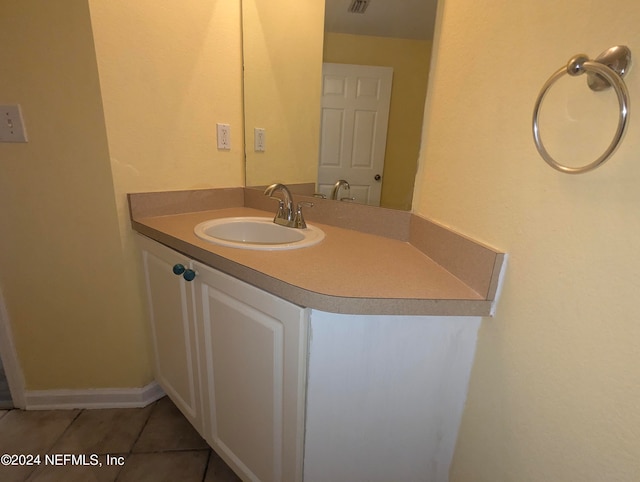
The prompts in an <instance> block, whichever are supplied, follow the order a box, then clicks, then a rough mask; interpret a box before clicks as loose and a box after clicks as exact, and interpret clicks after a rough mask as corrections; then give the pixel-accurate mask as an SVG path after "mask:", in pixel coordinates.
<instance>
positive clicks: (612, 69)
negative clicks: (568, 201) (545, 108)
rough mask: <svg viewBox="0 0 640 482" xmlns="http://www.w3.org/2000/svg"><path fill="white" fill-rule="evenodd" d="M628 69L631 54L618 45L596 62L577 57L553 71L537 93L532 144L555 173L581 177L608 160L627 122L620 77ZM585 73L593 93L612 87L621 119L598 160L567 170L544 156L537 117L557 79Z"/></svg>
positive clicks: (626, 100)
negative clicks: (555, 170) (580, 175)
mask: <svg viewBox="0 0 640 482" xmlns="http://www.w3.org/2000/svg"><path fill="white" fill-rule="evenodd" d="M630 65H631V51H630V50H629V48H628V47H626V46H624V45H618V46H616V47H612V48H610V49H609V50H606V51H605V52H603V53H602V54H600V55H599V56H598V57H597V58H596V59H595V60H589V57H588V56H586V55H584V54H578V55H576V56H574V57H572V58H571V59H570V60H569V62H568V63H567V65H566V66H565V67H562V68H561V69H559V70H558V71H556V72H555V73H554V74H553V75H552V76H551V77H550V78H549V80H547V82H546V83H545V84H544V85H543V86H542V89H541V90H540V94H539V95H538V99H537V100H536V104H535V107H534V109H533V140H534V142H535V144H536V148H537V149H538V152H539V153H540V155H541V156H542V158H543V159H544V160H545V162H546V163H547V164H549V165H550V166H551V167H553V168H554V169H557V170H558V171H561V172H564V173H567V174H580V173H583V172H587V171H591V170H592V169H595V168H596V167H598V166H600V165H601V164H603V163H604V162H605V161H606V160H607V159H609V157H611V155H612V154H613V153H614V151H615V150H616V149H617V147H618V145H619V144H620V141H621V140H622V137H623V135H624V132H625V130H626V127H627V121H628V118H629V92H628V90H627V86H626V84H625V83H624V81H623V80H622V77H623V76H624V75H625V74H626V73H627V72H628V70H629V67H630ZM584 73H586V74H587V85H588V86H589V88H590V89H591V90H593V91H602V90H605V89H608V88H610V87H613V89H614V90H615V93H616V96H617V98H618V105H619V108H620V117H619V119H618V126H617V128H616V133H615V135H614V137H613V140H612V141H611V143H610V144H609V146H608V147H607V149H606V150H605V151H604V153H603V154H602V155H601V156H600V157H598V158H597V159H596V160H595V161H593V162H591V163H589V164H586V165H584V166H581V167H568V166H564V165H562V164H560V163H558V162H557V161H556V160H555V159H553V157H551V155H550V154H549V153H548V152H547V150H546V148H545V147H544V144H543V142H542V138H541V137H540V128H539V122H538V118H539V115H540V107H541V104H542V101H543V99H544V97H545V95H546V94H547V92H548V91H549V89H550V88H551V86H552V85H553V84H554V83H555V82H556V81H557V80H558V79H559V78H560V77H562V76H564V75H565V74H567V75H570V76H572V77H575V76H579V75H582V74H584Z"/></svg>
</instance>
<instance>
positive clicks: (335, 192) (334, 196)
mask: <svg viewBox="0 0 640 482" xmlns="http://www.w3.org/2000/svg"><path fill="white" fill-rule="evenodd" d="M341 187H344V188H345V189H348V190H349V194H351V186H350V185H349V183H348V182H347V181H345V180H344V179H338V181H336V183H335V184H334V185H333V189H332V190H331V196H330V197H329V199H335V200H337V199H338V192H339V191H340V188H341ZM341 200H342V199H341Z"/></svg>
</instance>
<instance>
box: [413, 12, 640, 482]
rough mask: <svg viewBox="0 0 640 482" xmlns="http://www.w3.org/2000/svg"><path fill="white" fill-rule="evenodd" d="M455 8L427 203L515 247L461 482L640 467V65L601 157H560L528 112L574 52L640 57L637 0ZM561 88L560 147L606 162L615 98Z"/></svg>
mask: <svg viewBox="0 0 640 482" xmlns="http://www.w3.org/2000/svg"><path fill="white" fill-rule="evenodd" d="M440 15H441V23H440V30H441V38H440V40H439V42H438V43H436V45H435V46H434V47H435V48H434V52H435V53H434V55H435V63H434V66H433V70H432V77H431V82H432V84H431V90H430V98H429V99H428V101H427V109H426V123H425V128H424V132H423V152H422V154H421V160H420V164H421V166H420V172H419V174H418V178H417V182H416V195H415V197H414V210H415V211H416V212H418V213H419V214H422V215H425V216H426V217H429V218H431V219H434V220H436V221H439V222H442V223H444V224H446V225H449V226H452V227H453V228H455V229H456V230H459V231H461V232H463V233H465V234H467V235H469V236H472V237H473V238H475V239H478V240H480V241H483V242H486V243H488V244H489V245H492V246H494V247H496V248H499V249H502V250H504V251H506V252H507V253H509V266H508V267H507V271H506V282H505V285H504V291H503V293H502V298H501V300H500V302H499V304H498V306H497V315H496V317H495V318H493V319H485V320H484V321H483V324H482V327H481V329H480V333H479V342H478V349H477V355H476V361H475V365H474V369H473V372H472V377H471V384H470V392H469V397H468V400H467V407H466V410H465V413H464V417H463V422H462V426H461V430H460V434H459V438H458V444H457V448H456V453H455V456H454V461H453V465H452V469H451V480H452V481H469V482H482V481H487V482H500V481H515V482H523V481H541V482H542V481H545V482H546V481H575V480H579V481H594V482H595V481H603V480H617V481H632V480H638V474H640V408H639V405H638V400H640V307H639V305H638V303H637V297H638V294H639V293H640V275H639V274H638V273H640V255H639V254H638V250H637V247H638V239H640V212H639V211H638V206H640V189H639V183H640V163H639V162H638V152H640V134H638V125H639V120H638V119H640V117H639V116H640V114H638V112H640V100H639V99H640V70H638V69H637V67H636V68H633V67H632V69H631V71H630V73H629V75H628V76H627V78H626V82H627V85H628V87H629V91H630V95H631V121H630V125H629V129H628V133H627V135H626V137H625V139H624V141H623V144H622V146H621V147H620V149H619V150H618V151H617V153H616V154H615V155H614V157H613V158H612V159H611V160H610V161H609V162H608V163H607V164H605V165H604V166H602V167H601V168H600V169H598V170H597V171H594V172H591V173H588V174H583V175H579V176H570V175H566V174H562V173H559V172H556V171H554V170H552V169H551V168H550V167H549V166H547V165H546V164H545V163H544V162H543V161H542V159H541V158H540V156H539V155H538V153H537V151H536V149H535V146H534V143H533V140H532V134H531V116H532V111H533V106H534V102H535V100H536V97H537V95H538V92H539V90H540V88H541V87H542V85H543V83H544V82H545V81H546V80H547V78H548V77H549V76H550V75H551V74H552V73H553V72H554V71H555V70H557V69H558V68H560V67H561V66H562V65H563V64H565V63H566V62H567V60H568V59H569V58H570V57H571V56H573V55H575V54H577V53H581V52H585V53H587V54H589V55H590V56H592V57H595V56H596V55H597V54H599V53H600V52H601V51H603V50H605V49H607V48H609V47H611V46H613V45H616V44H626V45H628V46H629V47H630V48H631V50H632V54H633V55H634V56H635V59H636V62H637V61H638V59H640V30H639V29H638V28H637V26H638V24H639V23H640V5H639V4H638V3H637V2H636V1H635V0H621V1H618V2H615V5H612V3H611V2H608V1H604V0H594V1H590V2H581V1H578V0H565V1H563V2H557V1H556V0H540V1H530V2H512V1H506V0H493V1H490V2H489V1H482V2H477V1H471V0H457V1H455V2H453V1H451V0H444V2H443V5H441V11H440ZM565 81H566V82H565ZM565 84H566V85H565ZM557 87H558V89H555V88H554V90H553V91H552V93H553V95H554V96H555V97H550V98H549V99H548V100H549V102H548V104H547V103H545V107H546V108H548V109H549V110H548V111H547V112H548V116H547V118H546V120H544V123H543V125H542V127H543V129H545V128H546V129H547V130H546V135H547V136H548V139H549V142H550V147H551V145H553V149H554V151H553V152H552V153H554V154H555V155H556V156H557V157H558V158H559V159H563V160H566V162H567V163H579V162H583V161H584V162H588V161H590V160H592V159H595V158H596V157H597V156H598V155H599V154H600V152H601V151H602V150H603V147H602V146H603V144H602V143H603V142H604V143H605V144H606V143H607V142H608V140H609V138H610V137H612V136H613V132H614V129H615V114H616V109H617V104H616V100H615V96H613V94H611V93H603V94H594V93H590V91H588V89H587V87H586V85H585V79H584V78H581V79H568V78H565V79H563V82H562V85H560V83H559V85H558V86H557ZM603 113H604V114H603ZM611 114H613V115H611ZM612 117H613V118H612ZM581 119H588V123H587V124H582V123H580V122H579V121H580V120H581ZM554 123H555V124H554ZM558 129H566V132H565V133H564V134H563V139H557V136H555V135H554V133H555V132H556V131H557V130H558ZM600 131H602V133H600ZM543 134H544V132H543ZM558 140H559V141H561V143H559V142H557V141H558ZM573 152H576V155H575V156H573V154H572V153H573ZM572 156H573V158H572Z"/></svg>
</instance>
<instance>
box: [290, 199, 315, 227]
mask: <svg viewBox="0 0 640 482" xmlns="http://www.w3.org/2000/svg"><path fill="white" fill-rule="evenodd" d="M302 206H306V207H309V208H312V207H313V203H311V202H308V201H300V202H299V203H298V207H297V209H296V215H295V217H294V218H293V224H294V227H295V228H298V229H304V228H306V227H307V223H305V222H304V216H303V215H302Z"/></svg>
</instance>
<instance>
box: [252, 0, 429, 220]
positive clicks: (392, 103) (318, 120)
mask: <svg viewBox="0 0 640 482" xmlns="http://www.w3.org/2000/svg"><path fill="white" fill-rule="evenodd" d="M436 1H437V0H393V1H389V0H305V1H304V2H300V1H294V0H243V1H242V22H243V57H244V102H245V104H244V109H245V155H246V156H245V157H246V179H245V182H246V185H247V186H248V187H252V186H256V187H261V186H264V185H267V184H270V183H272V182H283V183H287V184H290V185H291V184H292V185H296V188H297V190H298V192H301V193H305V194H313V193H314V192H320V193H322V194H324V195H329V196H330V194H331V187H333V184H334V183H335V182H336V181H337V180H338V179H341V178H344V179H346V180H347V181H349V183H350V187H351V188H350V189H349V190H346V189H345V188H344V187H342V188H341V190H340V191H339V193H338V196H337V197H339V198H341V199H343V201H345V202H367V203H369V204H372V205H380V206H382V207H387V208H393V209H404V210H410V209H411V199H412V196H413V185H414V178H415V173H416V168H417V160H418V156H419V151H420V140H421V133H422V118H423V114H424V104H425V98H426V91H427V80H428V71H429V66H430V58H431V48H432V45H433V28H434V22H435V12H436ZM323 64H324V66H325V68H324V70H325V77H324V78H323ZM332 65H337V66H338V67H339V69H338V73H337V74H336V73H335V72H333V71H331V70H330V67H331V66H332ZM347 65H348V66H353V68H354V69H355V70H354V73H352V74H349V73H348V72H347V73H346V74H344V76H343V73H342V70H344V69H341V68H340V67H344V66H347ZM358 66H360V67H358ZM362 66H368V67H386V68H390V69H391V71H392V80H391V87H390V92H389V94H390V97H389V100H388V118H387V119H388V121H387V125H386V129H385V130H386V133H384V134H382V135H381V134H380V132H378V131H380V130H382V127H385V126H382V127H380V122H379V119H380V117H383V116H384V115H386V114H385V112H384V108H382V110H375V109H374V110H373V111H372V110H371V109H373V108H370V107H361V105H360V104H357V102H359V100H356V101H355V102H356V104H348V105H347V106H346V107H345V106H343V105H340V106H339V107H336V106H335V105H334V104H332V103H331V102H332V101H333V100H332V98H331V96H332V95H333V97H346V96H343V95H342V90H345V89H344V87H345V86H346V90H348V91H349V92H356V93H357V94H358V96H359V97H360V98H362V99H364V98H366V97H367V96H369V97H376V98H377V97H378V96H379V94H380V89H381V88H380V85H382V84H380V83H379V82H378V81H377V80H375V76H373V74H370V73H369V72H368V71H367V70H366V68H364V67H362ZM363 68H364V70H362V69H363ZM347 70H348V69H347ZM327 72H328V73H327ZM349 75H351V77H349ZM327 79H329V80H327ZM372 79H373V80H372ZM352 81H353V82H355V83H353V84H351V83H350V82H352ZM341 89H342V90H341ZM348 102H350V101H347V103H348ZM378 109H379V108H378ZM345 126H346V127H345ZM381 137H382V138H383V140H384V142H383V143H382V148H381V147H380V145H381V144H380V138H381ZM363 139H364V140H363ZM381 150H383V151H384V155H383V156H382V160H383V163H384V164H383V166H382V167H378V166H374V167H373V170H372V168H371V166H370V163H371V162H372V161H371V159H373V157H375V156H377V158H378V159H379V158H380V157H381V156H380V155H379V154H380V152H381ZM345 159H346V160H345ZM320 165H322V166H323V169H324V168H326V169H324V170H323V169H319V167H320ZM345 166H346V167H347V168H352V170H351V171H349V170H347V171H341V170H339V169H341V168H344V167H345ZM336 167H337V168H338V169H336V170H332V169H333V168H336ZM365 168H367V169H369V172H368V173H367V175H366V176H365V177H368V178H369V179H368V180H365V181H363V180H361V179H357V178H356V177H352V178H351V179H350V177H351V176H355V174H354V173H357V172H362V171H364V170H365ZM353 169H355V170H353ZM374 171H375V172H374ZM319 172H320V174H321V179H319V178H318V174H319ZM323 173H324V174H323ZM327 173H328V174H327ZM334 177H335V178H336V179H335V180H334V179H333V178H334ZM371 178H373V179H371ZM367 182H369V183H370V184H373V185H374V186H373V187H370V186H369V187H367V185H366V183H367ZM376 183H377V184H378V186H377V187H378V191H379V198H378V199H377V200H375V199H374V200H373V201H371V200H368V199H367V197H366V193H367V192H369V190H371V189H375V187H376V186H375V184H376ZM363 186H364V187H363ZM351 198H356V199H351Z"/></svg>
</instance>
